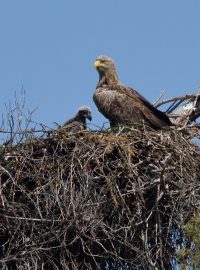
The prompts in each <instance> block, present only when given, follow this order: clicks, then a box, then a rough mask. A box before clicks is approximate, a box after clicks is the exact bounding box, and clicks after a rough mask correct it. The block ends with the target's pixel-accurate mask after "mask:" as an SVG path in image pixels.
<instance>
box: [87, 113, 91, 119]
mask: <svg viewBox="0 0 200 270" xmlns="http://www.w3.org/2000/svg"><path fill="white" fill-rule="evenodd" d="M87 119H88V120H90V121H91V120H92V114H91V113H89V114H88V116H87Z"/></svg>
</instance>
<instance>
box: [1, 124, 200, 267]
mask: <svg viewBox="0 0 200 270" xmlns="http://www.w3.org/2000/svg"><path fill="white" fill-rule="evenodd" d="M196 132H197V133H198V132H199V131H196ZM1 153H2V155H1V160H0V165H1V166H0V175H1V178H0V181H1V183H0V187H1V188H0V218H1V224H0V230H1V236H0V265H1V268H2V269H24V270H25V269H105V268H106V267H109V269H117V266H123V267H124V269H128V267H135V269H144V268H145V267H146V268H145V269H165V268H166V269H171V268H170V262H169V261H170V258H172V256H173V254H174V244H173V241H174V240H173V236H174V234H175V231H176V230H177V228H179V227H180V226H181V225H182V224H185V222H186V221H187V220H188V219H189V218H190V217H191V216H192V215H193V213H194V212H196V211H199V209H200V203H199V202H200V186H199V179H200V171H199V163H200V153H199V148H198V147H197V146H196V145H195V144H194V143H193V142H192V141H190V140H188V132H186V131H185V130H184V129H183V130H181V131H178V130H176V129H175V128H172V129H170V130H166V131H160V132H155V131H152V130H149V129H148V128H146V127H144V126H141V127H135V128H134V127H133V128H132V129H127V130H126V132H125V131H124V130H121V131H120V132H119V133H117V134H113V133H105V132H104V133H102V132H91V131H90V132H84V133H77V134H72V135H69V134H67V133H66V132H65V131H59V132H57V133H56V132H54V134H53V135H51V136H49V137H41V138H38V137H33V136H32V135H31V134H30V133H29V132H27V136H26V137H25V140H24V141H23V142H20V143H18V144H15V145H14V144H13V143H12V144H9V143H8V144H7V145H4V146H2V148H1ZM126 267H127V268H126Z"/></svg>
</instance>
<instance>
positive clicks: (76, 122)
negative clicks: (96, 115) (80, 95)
mask: <svg viewBox="0 0 200 270" xmlns="http://www.w3.org/2000/svg"><path fill="white" fill-rule="evenodd" d="M86 119H88V120H90V121H91V120H92V113H91V110H90V108H89V107H87V106H82V107H80V108H79V110H78V112H77V114H76V115H75V116H74V117H73V118H70V119H69V120H67V121H66V122H65V123H64V124H63V125H62V126H61V129H65V130H66V131H68V132H78V131H81V130H84V129H86V127H87V123H86Z"/></svg>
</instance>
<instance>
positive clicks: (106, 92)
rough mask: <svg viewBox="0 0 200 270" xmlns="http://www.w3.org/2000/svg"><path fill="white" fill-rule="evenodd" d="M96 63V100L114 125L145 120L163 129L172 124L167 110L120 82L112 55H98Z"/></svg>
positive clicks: (150, 124)
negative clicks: (162, 109)
mask: <svg viewBox="0 0 200 270" xmlns="http://www.w3.org/2000/svg"><path fill="white" fill-rule="evenodd" d="M94 67H95V68H96V69H97V71H98V73H99V82H98V84H97V87H96V91H95V93H94V95H93V100H94V102H95V104H96V106H97V108H98V110H99V111H100V112H101V113H102V114H103V115H104V116H105V117H106V118H108V119H109V121H110V125H111V127H114V126H118V125H120V124H123V125H131V124H135V123H136V124H137V123H144V124H146V125H148V126H150V127H151V128H153V129H160V128H162V127H165V126H170V125H171V122H170V120H169V118H168V117H167V115H166V114H165V113H163V112H161V111H159V110H158V109H156V108H155V107H154V106H153V105H152V104H151V103H150V102H149V101H147V100H146V99H145V98H144V97H143V96H141V95H140V94H139V93H138V92H137V91H135V90H133V89H132V88H130V87H127V86H124V85H122V84H121V83H120V81H119V80H118V76H117V72H116V68H115V64H114V61H113V60H112V59H111V58H109V57H107V56H104V55H102V56H99V57H98V58H97V59H96V61H95V64H94Z"/></svg>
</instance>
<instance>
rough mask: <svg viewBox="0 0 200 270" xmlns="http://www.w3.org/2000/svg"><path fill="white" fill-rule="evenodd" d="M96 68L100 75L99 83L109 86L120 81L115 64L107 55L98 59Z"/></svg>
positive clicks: (95, 64)
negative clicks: (105, 83)
mask: <svg viewBox="0 0 200 270" xmlns="http://www.w3.org/2000/svg"><path fill="white" fill-rule="evenodd" d="M94 67H95V68H96V70H97V71H98V73H99V82H102V83H103V82H107V83H108V84H110V83H114V82H117V81H118V77H117V72H116V69H115V62H114V61H113V60H112V59H111V58H110V57H108V56H106V55H100V56H99V57H97V59H96V61H95V63H94Z"/></svg>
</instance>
